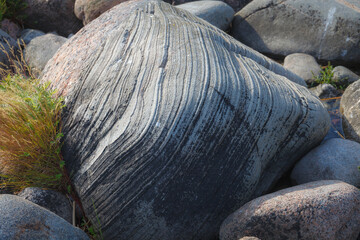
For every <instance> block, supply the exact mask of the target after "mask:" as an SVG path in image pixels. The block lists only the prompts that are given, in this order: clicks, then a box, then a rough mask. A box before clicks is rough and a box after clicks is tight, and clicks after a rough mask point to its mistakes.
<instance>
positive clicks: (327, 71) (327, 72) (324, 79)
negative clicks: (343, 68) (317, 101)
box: [313, 62, 336, 87]
mask: <svg viewBox="0 0 360 240" xmlns="http://www.w3.org/2000/svg"><path fill="white" fill-rule="evenodd" d="M313 78H314V79H315V82H316V83H318V84H324V83H327V84H331V85H333V86H334V87H336V84H335V83H334V80H333V78H334V67H333V66H332V65H331V64H330V62H328V65H327V66H325V67H323V70H322V71H321V72H320V76H315V75H314V73H313Z"/></svg>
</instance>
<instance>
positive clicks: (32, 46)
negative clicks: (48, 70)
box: [24, 33, 67, 75]
mask: <svg viewBox="0 0 360 240" xmlns="http://www.w3.org/2000/svg"><path fill="white" fill-rule="evenodd" d="M66 41H67V38H64V37H62V36H59V35H55V34H52V33H48V34H45V35H43V36H38V37H36V38H33V39H32V40H31V41H30V42H29V44H28V45H26V47H25V51H24V54H25V60H26V62H27V64H29V66H30V67H31V68H32V69H33V72H34V73H35V74H36V75H40V73H41V71H42V70H43V69H44V67H45V65H46V63H47V62H48V61H49V59H51V58H52V57H53V56H54V54H55V53H56V51H57V50H58V49H59V48H60V47H61V46H62V45H63V44H64V43H65V42H66Z"/></svg>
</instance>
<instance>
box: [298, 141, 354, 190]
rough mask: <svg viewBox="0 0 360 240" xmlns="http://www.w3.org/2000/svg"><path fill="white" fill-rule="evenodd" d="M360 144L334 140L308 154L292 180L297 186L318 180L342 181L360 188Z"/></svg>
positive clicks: (300, 162) (300, 163)
mask: <svg viewBox="0 0 360 240" xmlns="http://www.w3.org/2000/svg"><path fill="white" fill-rule="evenodd" d="M358 166H360V144H359V143H357V142H354V141H350V140H346V139H341V138H332V139H329V140H327V141H325V142H323V143H322V144H321V145H320V146H318V147H316V148H314V149H313V150H311V151H310V152H309V153H308V154H306V155H305V156H304V157H303V158H302V159H301V160H300V161H299V162H298V163H297V164H296V165H295V167H294V169H293V171H292V173H291V179H292V181H293V182H294V183H296V184H303V183H307V182H312V181H318V180H341V181H343V182H346V183H349V184H351V185H354V186H356V187H360V171H359V170H358Z"/></svg>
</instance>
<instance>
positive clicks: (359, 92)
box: [340, 80, 360, 143]
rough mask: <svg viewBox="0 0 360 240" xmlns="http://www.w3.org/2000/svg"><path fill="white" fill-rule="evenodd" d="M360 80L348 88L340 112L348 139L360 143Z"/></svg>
mask: <svg viewBox="0 0 360 240" xmlns="http://www.w3.org/2000/svg"><path fill="white" fill-rule="evenodd" d="M359 100H360V80H357V81H356V82H354V83H352V84H350V86H349V87H347V88H346V90H345V92H344V94H343V96H342V98H341V102H340V112H341V113H342V120H343V121H342V122H343V128H344V133H345V136H346V138H348V139H351V140H354V141H357V142H359V143H360V101H359Z"/></svg>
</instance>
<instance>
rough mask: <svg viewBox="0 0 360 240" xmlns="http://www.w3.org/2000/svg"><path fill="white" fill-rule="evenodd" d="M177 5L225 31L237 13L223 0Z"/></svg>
mask: <svg viewBox="0 0 360 240" xmlns="http://www.w3.org/2000/svg"><path fill="white" fill-rule="evenodd" d="M176 7H177V8H180V9H183V10H186V11H189V12H190V13H192V14H194V15H195V16H197V17H199V18H201V19H204V20H205V21H207V22H208V23H210V24H212V25H214V26H215V27H217V28H219V29H221V30H224V31H225V30H227V29H228V28H229V27H230V23H231V22H232V19H233V17H234V14H235V11H234V10H233V9H232V8H231V7H230V6H229V5H227V4H226V3H224V2H221V1H197V2H189V3H184V4H180V5H177V6H176Z"/></svg>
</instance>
